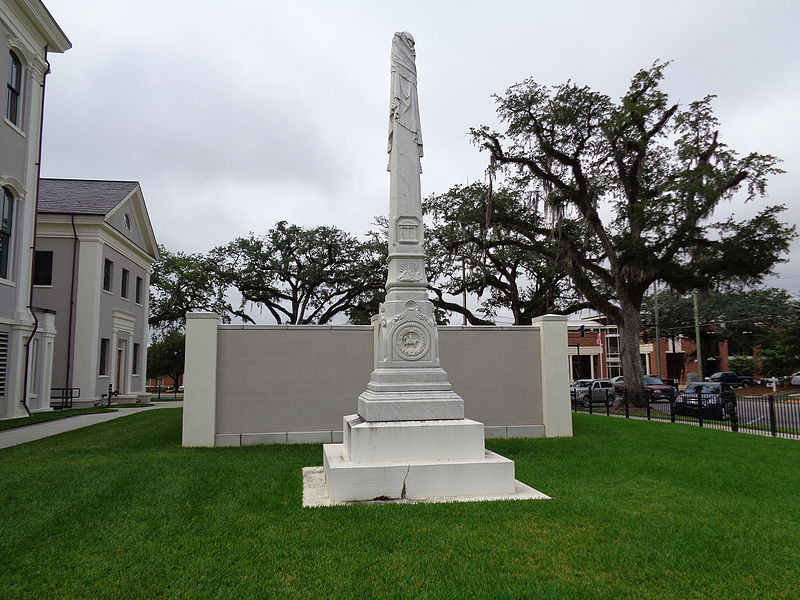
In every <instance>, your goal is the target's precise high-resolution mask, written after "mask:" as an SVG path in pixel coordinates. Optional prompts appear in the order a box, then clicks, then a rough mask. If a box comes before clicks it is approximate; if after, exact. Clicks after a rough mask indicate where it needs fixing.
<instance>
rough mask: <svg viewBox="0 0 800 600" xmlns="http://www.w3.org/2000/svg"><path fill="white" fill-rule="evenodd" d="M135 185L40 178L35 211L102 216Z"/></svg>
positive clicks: (122, 182) (127, 182) (125, 182)
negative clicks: (37, 209)
mask: <svg viewBox="0 0 800 600" xmlns="http://www.w3.org/2000/svg"><path fill="white" fill-rule="evenodd" d="M138 185H139V182H138V181H99V180H96V179H40V180H39V212H42V213H59V214H68V215H106V214H108V213H109V212H110V211H111V209H113V208H114V207H115V206H116V205H117V204H119V203H120V202H122V201H123V200H124V199H125V198H127V197H128V196H129V195H130V194H131V192H133V190H134V189H136V186H138Z"/></svg>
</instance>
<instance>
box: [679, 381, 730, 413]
mask: <svg viewBox="0 0 800 600" xmlns="http://www.w3.org/2000/svg"><path fill="white" fill-rule="evenodd" d="M674 407H675V414H676V415H683V416H685V417H702V418H704V419H711V420H717V421H722V420H729V419H730V418H731V417H733V416H734V415H735V414H736V392H734V391H733V388H732V387H731V386H730V385H729V384H727V383H716V382H711V381H705V382H701V381H698V382H697V383H690V384H689V385H688V386H686V389H685V390H683V391H682V392H681V393H680V394H678V397H677V398H675V404H674Z"/></svg>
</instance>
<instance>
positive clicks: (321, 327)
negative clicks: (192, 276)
mask: <svg viewBox="0 0 800 600" xmlns="http://www.w3.org/2000/svg"><path fill="white" fill-rule="evenodd" d="M196 315H210V316H196ZM215 316H216V314H215V313H186V318H187V319H189V318H193V319H211V318H214V317H215ZM555 316H560V315H555ZM556 320H561V319H556ZM219 328H220V329H221V330H236V331H238V330H241V329H245V330H246V329H250V330H255V331H259V330H269V329H274V330H284V331H285V330H302V331H320V330H335V331H372V325H251V324H247V325H245V324H235V325H231V324H227V325H220V326H219ZM437 329H439V330H440V331H441V330H445V331H519V332H529V331H538V330H539V327H538V326H537V325H514V326H508V327H506V326H501V327H498V326H495V325H469V326H466V327H465V326H464V325H439V326H438V327H437Z"/></svg>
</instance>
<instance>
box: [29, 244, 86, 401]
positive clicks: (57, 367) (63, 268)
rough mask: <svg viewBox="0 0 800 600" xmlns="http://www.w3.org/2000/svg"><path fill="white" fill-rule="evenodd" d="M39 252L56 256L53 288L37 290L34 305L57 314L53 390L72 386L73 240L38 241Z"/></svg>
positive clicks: (37, 288)
mask: <svg viewBox="0 0 800 600" xmlns="http://www.w3.org/2000/svg"><path fill="white" fill-rule="evenodd" d="M36 249H37V250H50V251H51V252H52V253H53V285H51V286H38V285H37V286H34V287H33V305H34V306H38V307H40V308H47V309H50V310H54V311H55V312H56V316H55V323H56V331H57V332H58V335H56V338H55V341H54V344H53V387H56V388H59V387H71V385H70V384H69V382H68V381H67V380H66V377H67V342H68V341H69V333H68V332H69V304H70V291H71V289H72V279H71V276H72V240H64V239H57V238H36ZM76 250H79V248H78V249H76ZM75 259H76V261H77V259H78V253H77V251H76V255H75Z"/></svg>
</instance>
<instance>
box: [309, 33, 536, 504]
mask: <svg viewBox="0 0 800 600" xmlns="http://www.w3.org/2000/svg"><path fill="white" fill-rule="evenodd" d="M388 151H389V165H388V167H387V168H388V170H389V172H390V179H389V181H390V183H389V189H390V194H389V276H388V280H387V282H386V300H385V302H384V303H383V304H381V307H380V313H379V314H378V315H377V316H374V317H373V318H372V326H373V329H374V336H373V338H374V369H373V371H372V375H371V377H370V381H369V383H368V384H367V389H366V390H365V391H364V392H363V393H362V394H361V395H360V396H359V398H358V414H355V415H348V416H346V417H344V428H343V443H341V444H325V445H324V447H323V454H324V467H323V472H324V481H318V482H317V483H318V487H321V488H324V491H323V492H322V495H323V496H327V498H328V500H329V502H328V503H337V502H347V501H364V500H375V499H381V500H386V499H409V500H428V501H436V500H439V501H442V500H458V499H473V500H483V499H503V498H546V496H544V495H543V494H541V493H539V492H537V491H536V490H533V489H532V488H529V487H528V486H525V485H524V484H521V483H519V482H517V481H515V479H514V463H513V461H511V460H509V459H507V458H504V457H502V456H500V455H498V454H495V453H493V452H490V451H488V450H486V449H485V447H484V431H483V424H482V423H479V422H477V421H473V420H470V419H465V418H464V401H463V400H462V399H461V397H460V396H459V395H458V394H456V392H455V391H453V388H452V386H451V385H450V381H449V380H448V377H447V373H446V372H445V371H444V370H443V369H442V368H441V366H440V365H439V336H438V332H437V329H436V322H435V320H434V314H433V304H432V303H431V302H430V300H429V299H428V294H427V287H426V286H427V279H426V275H425V248H424V245H423V242H424V228H423V222H422V196H421V192H420V172H421V167H420V157H421V156H422V130H421V127H420V116H419V102H418V99H417V72H416V53H415V50H414V38H413V37H411V34H409V33H406V32H403V33H396V34H395V35H394V39H393V40H392V53H391V99H390V109H389V145H388ZM317 471H319V469H317ZM321 476H322V474H319V473H318V477H319V478H321ZM306 483H307V484H308V479H306ZM307 487H308V485H307ZM305 500H307V498H306V499H304V501H305ZM307 503H308V504H311V505H314V504H324V503H325V502H324V501H323V502H314V501H311V502H307Z"/></svg>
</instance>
